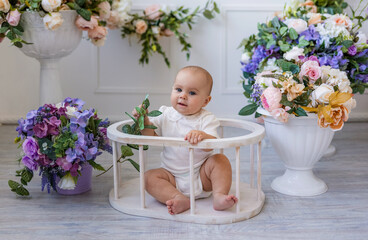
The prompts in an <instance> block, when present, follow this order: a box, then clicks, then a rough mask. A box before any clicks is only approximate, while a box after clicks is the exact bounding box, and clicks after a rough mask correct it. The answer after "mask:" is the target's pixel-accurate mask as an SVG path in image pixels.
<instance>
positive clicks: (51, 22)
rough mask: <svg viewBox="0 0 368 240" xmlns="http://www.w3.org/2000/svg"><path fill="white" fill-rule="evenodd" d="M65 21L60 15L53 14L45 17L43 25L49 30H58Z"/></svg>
mask: <svg viewBox="0 0 368 240" xmlns="http://www.w3.org/2000/svg"><path fill="white" fill-rule="evenodd" d="M63 22H64V20H63V17H62V16H61V14H60V13H58V12H53V13H51V14H46V15H45V16H44V17H43V24H44V25H45V27H46V28H47V29H49V30H56V29H57V28H58V27H60V26H61V24H63Z"/></svg>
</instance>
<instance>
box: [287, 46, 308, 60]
mask: <svg viewBox="0 0 368 240" xmlns="http://www.w3.org/2000/svg"><path fill="white" fill-rule="evenodd" d="M299 56H304V49H303V48H298V47H293V48H292V49H291V50H289V51H287V52H286V53H284V55H283V57H284V58H285V59H286V60H288V61H291V60H292V59H293V60H295V61H299Z"/></svg>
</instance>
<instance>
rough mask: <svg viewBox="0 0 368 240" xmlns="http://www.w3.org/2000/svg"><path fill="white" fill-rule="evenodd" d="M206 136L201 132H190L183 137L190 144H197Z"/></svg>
mask: <svg viewBox="0 0 368 240" xmlns="http://www.w3.org/2000/svg"><path fill="white" fill-rule="evenodd" d="M206 135H207V134H206V133H205V132H203V131H198V130H192V131H190V132H189V133H187V135H185V137H184V140H187V141H188V142H189V143H190V144H197V143H199V142H201V141H202V140H204V139H205V136H206Z"/></svg>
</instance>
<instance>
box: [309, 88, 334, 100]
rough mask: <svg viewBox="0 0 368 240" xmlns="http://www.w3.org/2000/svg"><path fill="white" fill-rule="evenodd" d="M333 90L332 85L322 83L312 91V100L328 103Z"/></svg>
mask: <svg viewBox="0 0 368 240" xmlns="http://www.w3.org/2000/svg"><path fill="white" fill-rule="evenodd" d="M334 92H335V91H334V89H333V87H332V86H330V85H327V84H325V83H323V84H321V85H320V86H319V87H318V88H317V89H316V90H314V91H313V92H312V101H313V102H314V101H317V102H319V103H328V102H329V101H328V99H329V97H330V95H331V94H332V93H334Z"/></svg>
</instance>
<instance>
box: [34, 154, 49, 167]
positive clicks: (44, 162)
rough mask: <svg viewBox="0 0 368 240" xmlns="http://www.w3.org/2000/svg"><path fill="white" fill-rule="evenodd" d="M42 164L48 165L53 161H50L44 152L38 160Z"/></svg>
mask: <svg viewBox="0 0 368 240" xmlns="http://www.w3.org/2000/svg"><path fill="white" fill-rule="evenodd" d="M37 162H38V163H39V164H40V165H41V166H47V165H49V164H50V163H51V161H50V159H49V158H48V157H47V156H46V155H44V154H42V155H40V156H39V158H38V161H37Z"/></svg>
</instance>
